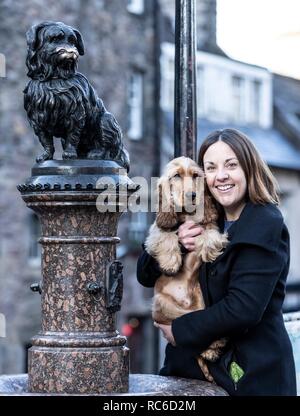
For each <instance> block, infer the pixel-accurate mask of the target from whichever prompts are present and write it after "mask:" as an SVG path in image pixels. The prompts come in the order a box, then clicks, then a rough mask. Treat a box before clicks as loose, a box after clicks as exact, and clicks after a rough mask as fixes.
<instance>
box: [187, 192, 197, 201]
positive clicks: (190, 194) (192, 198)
mask: <svg viewBox="0 0 300 416" xmlns="http://www.w3.org/2000/svg"><path fill="white" fill-rule="evenodd" d="M185 195H186V197H187V198H188V199H191V200H192V201H194V199H195V198H196V192H187V193H186V194H185Z"/></svg>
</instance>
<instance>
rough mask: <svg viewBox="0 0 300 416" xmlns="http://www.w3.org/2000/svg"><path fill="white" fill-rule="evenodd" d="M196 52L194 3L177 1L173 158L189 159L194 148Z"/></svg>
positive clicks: (194, 153)
mask: <svg viewBox="0 0 300 416" xmlns="http://www.w3.org/2000/svg"><path fill="white" fill-rule="evenodd" d="M196 50H197V47H196V0H176V18H175V106H174V144H175V157H178V156H188V157H190V158H192V159H195V156H196V144H197V102H196V91H197V89H196Z"/></svg>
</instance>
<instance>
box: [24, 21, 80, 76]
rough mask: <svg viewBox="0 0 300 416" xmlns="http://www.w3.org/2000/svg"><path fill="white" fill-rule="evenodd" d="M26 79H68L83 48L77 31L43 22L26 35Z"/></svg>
mask: <svg viewBox="0 0 300 416" xmlns="http://www.w3.org/2000/svg"><path fill="white" fill-rule="evenodd" d="M26 36H27V46H28V51H27V59H26V65H27V68H28V73H27V75H28V76H29V77H30V78H33V79H40V80H49V79H51V78H64V79H66V78H69V77H71V76H72V75H73V74H74V73H75V72H76V68H77V62H78V57H79V55H83V54H84V45H83V41H82V37H81V34H80V33H79V31H78V30H76V29H74V28H72V27H71V26H67V25H65V24H64V23H62V22H50V21H47V22H42V23H40V24H38V25H35V26H32V27H31V29H29V30H28V32H27V34H26Z"/></svg>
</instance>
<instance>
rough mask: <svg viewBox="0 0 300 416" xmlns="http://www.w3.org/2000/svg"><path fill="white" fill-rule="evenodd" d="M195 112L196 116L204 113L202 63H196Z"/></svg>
mask: <svg viewBox="0 0 300 416" xmlns="http://www.w3.org/2000/svg"><path fill="white" fill-rule="evenodd" d="M197 113H198V116H203V115H204V114H205V83H204V68H203V66H202V65H201V66H200V65H197Z"/></svg>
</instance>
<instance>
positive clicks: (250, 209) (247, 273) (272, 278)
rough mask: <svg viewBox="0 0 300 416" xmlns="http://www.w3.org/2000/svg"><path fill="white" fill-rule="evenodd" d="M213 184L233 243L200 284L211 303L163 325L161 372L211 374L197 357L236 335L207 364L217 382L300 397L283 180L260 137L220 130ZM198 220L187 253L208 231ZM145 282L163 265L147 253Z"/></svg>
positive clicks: (190, 228) (141, 268) (203, 157)
mask: <svg viewBox="0 0 300 416" xmlns="http://www.w3.org/2000/svg"><path fill="white" fill-rule="evenodd" d="M199 165H200V167H202V168H203V169H204V172H205V175H206V185H207V188H208V191H209V192H210V194H211V196H212V197H213V199H214V201H215V204H216V206H217V208H218V211H219V220H218V223H219V228H220V231H225V230H226V231H227V233H228V240H229V244H228V245H227V246H226V248H225V249H224V251H223V253H222V254H221V255H220V256H219V257H218V258H217V259H216V260H214V261H211V262H206V263H203V264H202V265H201V266H200V269H199V275H198V278H199V283H200V287H201V290H202V293H203V299H204V302H205V307H206V308H205V309H203V310H196V311H193V312H190V313H186V314H185V315H183V316H180V317H179V318H176V319H174V320H173V321H172V324H171V325H160V326H159V327H160V330H161V331H162V332H163V334H164V337H165V338H166V339H167V340H168V341H169V343H168V345H167V348H166V358H165V362H164V366H163V368H162V369H161V370H160V375H165V376H179V377H188V378H198V379H202V380H203V379H204V377H203V373H202V372H201V370H200V368H199V366H198V365H197V360H196V358H197V355H198V354H199V353H202V352H203V351H205V350H206V349H207V348H208V346H209V345H211V343H213V342H214V341H216V340H218V339H221V338H226V339H227V340H228V342H227V344H226V346H225V348H223V351H222V354H221V356H220V357H219V358H218V359H217V360H216V361H215V362H209V361H208V362H207V366H208V369H209V372H210V374H211V375H212V377H213V379H214V381H215V382H216V383H217V384H219V385H220V386H221V387H223V388H224V389H225V390H226V391H227V392H228V393H229V394H230V395H233V396H246V395H249V396H250V395H263V396H266V395H270V396H293V395H296V375H295V364H294V358H293V352H292V346H291V342H290V339H289V336H288V334H287V331H286V329H285V325H284V321H283V316H282V304H283V300H284V295H285V283H286V278H287V275H288V271H289V260H290V253H289V233H288V230H287V227H286V225H285V224H284V221H283V217H282V215H281V213H280V211H279V209H278V208H277V204H278V195H277V185H276V182H275V179H274V177H273V175H272V173H271V172H270V170H269V168H268V167H267V166H266V164H265V163H264V162H263V160H262V159H261V157H260V155H259V154H258V152H257V150H256V149H255V147H254V145H253V144H252V142H251V141H250V140H249V139H248V138H247V137H246V136H245V135H244V134H243V133H241V132H239V131H237V130H234V129H224V130H217V131H214V132H213V133H211V134H210V135H209V136H208V137H207V138H206V139H205V141H204V143H203V144H202V146H201V149H200V152H199ZM198 228H199V227H195V224H191V223H190V222H185V223H183V224H182V225H180V227H179V228H178V239H179V241H180V243H181V244H182V246H183V247H184V248H185V250H186V252H187V253H189V252H191V251H194V250H195V248H194V241H195V239H196V238H197V237H198V235H199V234H200V233H201V232H200V231H199V230H198ZM137 275H138V280H139V282H140V283H142V284H143V285H145V286H151V285H153V284H155V279H157V278H158V277H159V275H160V270H159V267H158V265H157V264H156V263H155V260H154V259H153V258H152V257H151V256H150V255H149V254H147V253H146V254H145V253H143V254H142V255H141V257H140V259H139V263H138V268H137Z"/></svg>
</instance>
